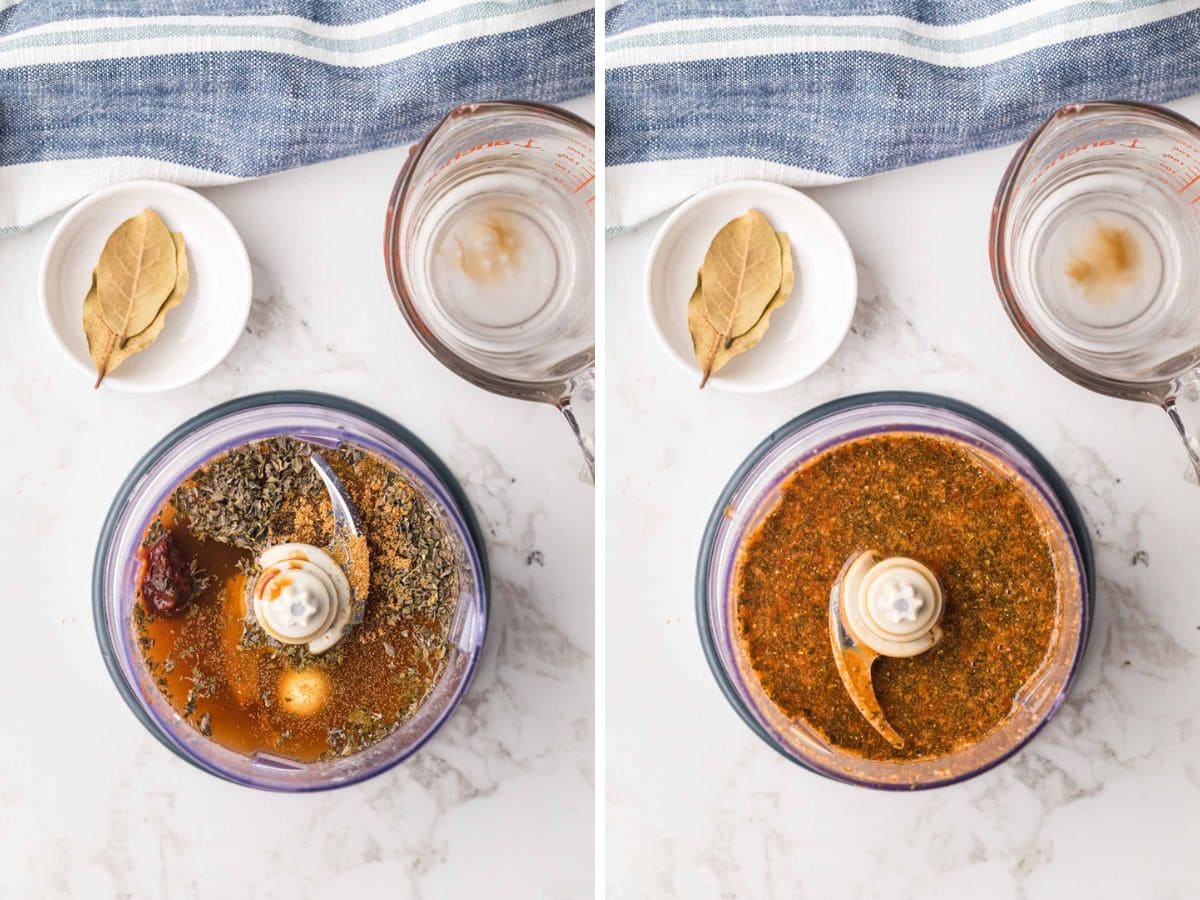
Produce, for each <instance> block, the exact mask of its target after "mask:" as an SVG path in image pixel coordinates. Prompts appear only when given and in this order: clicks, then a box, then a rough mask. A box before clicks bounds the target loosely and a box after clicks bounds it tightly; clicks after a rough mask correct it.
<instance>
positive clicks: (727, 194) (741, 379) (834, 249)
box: [645, 181, 858, 393]
mask: <svg viewBox="0 0 1200 900" xmlns="http://www.w3.org/2000/svg"><path fill="white" fill-rule="evenodd" d="M750 209H757V210H759V211H760V212H761V213H762V214H763V215H765V216H766V217H767V218H768V219H769V220H770V221H771V225H772V226H773V227H774V228H775V230H776V231H785V232H787V234H788V237H789V238H790V239H791V243H792V262H793V266H794V269H795V272H796V286H795V288H794V289H793V291H792V296H791V299H789V300H788V302H787V303H786V304H784V305H783V306H782V307H781V308H780V309H779V310H777V311H776V312H775V313H773V314H772V316H771V327H770V328H769V329H768V330H767V333H766V336H765V337H764V338H763V339H762V341H761V342H760V343H759V345H758V346H757V347H755V348H754V349H753V350H750V351H749V352H747V353H743V354H742V355H740V356H738V357H736V358H735V359H733V360H731V361H730V362H729V363H728V364H726V366H725V367H724V368H723V369H721V371H719V372H718V373H717V374H715V375H713V376H712V377H711V378H710V379H709V380H708V384H709V386H712V387H714V388H718V389H720V390H726V391H734V392H739V393H758V392H763V391H773V390H778V389H779V388H784V387H787V386H788V385H791V384H795V383H796V382H797V381H800V380H801V379H803V378H805V377H807V376H808V375H811V374H812V373H813V372H815V371H816V370H817V369H818V368H820V367H821V366H822V365H823V364H824V363H825V362H826V361H827V360H828V359H829V357H831V356H833V354H834V351H835V350H837V348H838V346H839V345H840V344H841V343H842V340H843V338H845V336H846V332H847V331H849V330H850V323H851V321H852V320H853V318H854V307H855V305H856V304H857V302H858V277H857V273H856V272H855V268H854V255H853V254H852V253H851V252H850V245H849V244H847V243H846V238H845V236H844V235H843V234H842V230H841V229H840V228H838V225H837V223H836V222H835V221H834V220H833V218H832V217H831V216H830V215H829V213H827V212H825V210H824V209H822V208H821V207H820V206H819V205H818V204H817V203H816V202H815V201H814V200H812V199H811V198H810V197H808V196H807V195H805V194H802V193H801V192H800V191H797V190H795V189H794V188H790V187H786V186H784V185H781V184H773V183H771V182H767V181H732V182H729V183H728V184H722V185H718V186H716V187H713V188H709V189H708V190H706V191H701V192H700V193H699V194H697V195H696V196H694V197H692V198H691V199H690V200H688V201H686V202H685V203H683V204H682V205H680V206H679V208H678V209H676V210H675V212H673V213H671V215H670V216H669V217H668V218H667V221H666V222H664V223H663V226H662V228H661V229H660V230H659V232H658V235H657V236H656V237H655V239H654V243H653V244H652V245H651V247H650V258H649V261H648V262H647V264H646V285H645V293H646V309H647V312H648V313H649V316H650V323H651V326H652V327H653V329H654V332H655V334H656V335H657V337H658V341H659V343H660V344H661V345H662V346H663V348H664V349H665V350H666V351H667V354H668V355H669V356H670V357H671V358H672V359H674V360H675V362H676V363H678V364H679V366H680V367H681V368H682V369H683V370H684V371H685V372H686V373H687V374H688V376H689V377H691V378H694V379H695V381H696V383H697V384H699V383H700V366H699V365H698V364H697V363H696V358H695V356H694V355H693V353H692V339H691V336H690V335H689V334H688V327H687V302H688V299H689V298H690V297H691V295H692V291H694V290H695V288H696V272H697V271H699V269H700V264H701V263H702V262H703V261H704V254H705V253H706V252H707V251H708V247H709V244H711V243H712V239H713V237H714V236H715V235H716V233H717V232H718V231H720V230H721V228H722V227H723V226H724V225H725V224H726V223H727V222H728V221H729V220H730V219H733V218H736V217H737V216H740V215H742V214H743V213H745V212H746V211H747V210H750Z"/></svg>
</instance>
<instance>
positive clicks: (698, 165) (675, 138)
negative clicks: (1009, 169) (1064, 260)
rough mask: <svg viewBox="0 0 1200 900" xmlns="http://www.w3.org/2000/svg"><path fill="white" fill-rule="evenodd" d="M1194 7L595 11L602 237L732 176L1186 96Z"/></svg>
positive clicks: (917, 149)
mask: <svg viewBox="0 0 1200 900" xmlns="http://www.w3.org/2000/svg"><path fill="white" fill-rule="evenodd" d="M1198 9H1200V3H1184V2H1161V0H1122V2H1096V0H1039V2H1014V0H966V2H943V0H862V2H855V0H743V2H739V3H729V2H719V0H625V2H615V3H613V2H611V0H610V5H609V7H608V9H607V10H606V14H605V19H606V21H605V67H606V75H605V84H606V101H605V106H606V109H605V120H606V136H607V163H608V168H607V176H608V189H607V194H606V196H607V208H608V216H607V225H608V226H609V227H610V228H626V227H630V226H633V225H636V224H637V223H638V222H641V221H643V220H645V219H647V218H649V217H651V216H653V215H656V214H658V213H660V212H662V211H664V210H666V209H668V208H670V207H671V206H673V205H675V204H676V203H678V202H679V201H681V200H683V199H684V198H686V197H687V196H689V195H690V194H692V193H695V192H696V191H697V190H699V189H701V188H703V187H707V186H708V185H711V184H717V183H720V182H722V181H729V180H731V179H735V178H763V179H768V180H772V181H780V182H784V183H787V184H791V185H795V186H798V187H804V186H813V185H820V184H830V183H835V182H838V181H841V180H844V179H850V178H859V177H862V176H867V175H873V174H876V173H879V172H883V171H887V170H890V169H896V168H900V167H902V166H907V165H912V164H914V163H920V162H925V161H928V160H932V159H938V158H940V157H944V156H950V155H954V154H958V153H964V152H967V151H970V150H977V149H981V148H984V147H991V146H996V145H999V144H1005V143H1010V142H1013V141H1017V140H1019V139H1021V138H1024V137H1025V136H1026V135H1027V134H1028V133H1029V132H1030V131H1032V130H1033V128H1034V127H1035V126H1036V125H1037V123H1038V122H1040V121H1041V120H1042V119H1043V118H1045V117H1046V116H1047V115H1049V114H1050V113H1051V112H1052V111H1053V110H1055V109H1056V108H1058V107H1059V106H1061V105H1063V104H1065V103H1070V102H1074V101H1082V100H1096V99H1117V98H1121V99H1136V100H1159V101H1161V100H1168V99H1174V98H1177V97H1181V96H1185V95H1187V94H1193V93H1197V92H1200V12H1198Z"/></svg>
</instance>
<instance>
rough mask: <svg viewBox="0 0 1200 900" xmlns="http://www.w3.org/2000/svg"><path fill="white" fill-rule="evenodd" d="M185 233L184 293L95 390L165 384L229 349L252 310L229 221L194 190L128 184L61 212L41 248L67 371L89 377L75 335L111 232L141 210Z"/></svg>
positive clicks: (45, 302)
mask: <svg viewBox="0 0 1200 900" xmlns="http://www.w3.org/2000/svg"><path fill="white" fill-rule="evenodd" d="M146 208H149V209H153V210H154V211H155V212H156V213H158V214H159V215H160V216H162V218H163V221H164V222H166V223H167V227H168V228H170V229H171V231H181V232H183V236H184V239H185V240H186V241H187V253H188V274H189V279H190V281H189V284H188V292H187V295H186V296H185V297H184V299H183V302H182V303H180V304H179V306H178V307H176V308H175V309H174V310H172V311H171V312H170V313H169V314H168V315H167V322H166V325H165V326H164V328H163V330H162V334H160V335H159V337H158V340H156V341H155V342H154V343H153V344H152V345H151V346H150V347H148V348H147V349H146V350H143V351H142V352H141V353H137V354H135V355H134V356H132V357H130V358H129V359H128V360H126V361H125V362H124V363H123V364H122V365H121V367H120V368H118V369H117V370H116V371H115V372H113V373H111V374H110V375H107V376H105V378H104V382H103V384H102V387H111V388H114V389H116V390H122V391H131V392H134V393H149V392H152V391H168V390H172V389H174V388H178V387H182V386H183V385H185V384H189V383H190V382H193V381H195V380H196V379H197V378H200V377H201V376H203V375H205V374H207V373H208V372H209V371H210V370H212V369H213V368H214V367H215V366H216V365H217V364H218V363H219V362H220V361H221V360H222V359H224V358H225V357H226V355H228V353H229V351H230V350H232V349H233V345H234V344H236V343H237V340H238V338H239V337H240V336H241V334H242V330H243V329H244V328H245V327H246V319H247V317H248V316H249V315H250V302H251V278H250V258H249V257H248V256H247V255H246V248H245V246H244V245H243V244H242V239H241V238H240V237H239V236H238V233H237V230H236V229H235V228H234V227H233V223H231V222H230V221H229V219H227V218H226V217H225V214H224V213H222V212H221V211H220V210H219V209H217V207H216V206H214V205H213V204H212V202H210V201H209V200H207V199H205V198H204V197H202V196H200V195H199V194H197V193H196V192H195V191H192V190H189V189H188V188H185V187H181V186H179V185H177V184H168V183H166V182H162V181H129V182H126V183H124V184H117V185H113V186H112V187H109V188H104V189H103V190H100V191H97V192H96V193H94V194H92V195H91V196H89V197H85V198H84V199H83V200H80V201H79V202H78V203H77V204H75V206H74V207H72V209H71V210H70V212H68V213H67V214H66V215H65V216H63V218H62V221H60V222H59V223H58V226H57V227H56V228H55V229H54V232H53V233H52V234H51V235H50V241H49V243H47V244H46V250H45V252H44V253H43V255H42V268H41V273H40V276H39V280H38V291H39V294H40V296H41V304H42V316H43V318H44V320H45V322H46V327H47V328H48V329H49V331H50V336H51V338H52V339H53V340H54V343H55V344H57V345H58V347H59V349H61V350H62V351H63V353H65V354H66V356H67V358H68V359H70V360H71V362H72V363H73V364H74V366H75V368H77V369H79V371H80V372H81V373H82V374H83V375H84V376H85V377H86V378H87V379H88V383H90V382H92V381H95V378H96V369H95V367H94V366H93V365H92V361H91V358H90V357H89V356H88V349H87V339H86V338H85V337H84V334H83V298H84V297H85V296H87V292H88V288H89V286H90V285H91V283H92V269H93V268H95V266H96V262H97V260H99V259H100V251H101V250H102V249H103V248H104V242H105V241H106V240H108V236H109V235H110V234H112V232H113V230H114V229H115V228H116V227H117V226H118V225H120V224H121V223H122V222H123V221H125V220H126V219H128V218H129V217H130V216H136V215H137V214H138V213H140V212H141V211H142V210H143V209H146Z"/></svg>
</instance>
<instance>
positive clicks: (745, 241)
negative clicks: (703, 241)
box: [700, 209, 782, 345]
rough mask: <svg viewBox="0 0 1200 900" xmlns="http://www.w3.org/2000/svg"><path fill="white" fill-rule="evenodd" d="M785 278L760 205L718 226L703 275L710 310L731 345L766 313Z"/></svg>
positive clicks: (709, 316) (707, 312) (711, 319)
mask: <svg viewBox="0 0 1200 900" xmlns="http://www.w3.org/2000/svg"><path fill="white" fill-rule="evenodd" d="M781 278H782V262H781V260H780V256H779V242H778V241H777V240H776V238H775V231H774V229H772V228H771V223H770V222H768V221H767V217H766V216H764V215H763V214H762V213H760V212H759V211H758V210H756V209H752V210H750V211H749V212H747V213H746V214H745V215H742V216H738V217H737V218H736V219H734V220H733V221H732V222H729V223H727V224H726V225H725V226H724V227H723V228H722V229H721V230H720V231H718V232H717V235H716V237H714V238H713V241H712V244H711V245H709V248H708V252H707V253H706V254H705V255H704V263H703V265H701V267H700V280H701V282H702V283H703V286H704V287H703V293H702V296H703V299H704V312H705V316H706V318H707V319H708V321H709V323H710V324H711V325H712V326H713V328H715V329H716V330H717V331H718V332H719V333H720V334H722V335H724V337H725V344H726V345H728V344H729V342H730V341H731V340H732V339H733V338H735V337H737V336H738V335H739V334H745V333H746V332H747V331H749V330H750V329H751V328H752V327H753V326H754V323H755V322H757V321H758V320H759V319H761V318H762V314H763V310H764V309H765V308H766V306H767V304H768V303H770V302H771V298H772V297H774V296H775V292H776V291H778V290H779V282H780V279H781Z"/></svg>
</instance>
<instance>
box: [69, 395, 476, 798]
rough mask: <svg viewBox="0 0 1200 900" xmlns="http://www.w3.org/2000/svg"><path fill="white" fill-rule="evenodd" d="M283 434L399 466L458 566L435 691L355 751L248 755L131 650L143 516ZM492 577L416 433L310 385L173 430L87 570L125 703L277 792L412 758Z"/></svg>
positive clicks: (215, 762) (459, 683) (464, 509)
mask: <svg viewBox="0 0 1200 900" xmlns="http://www.w3.org/2000/svg"><path fill="white" fill-rule="evenodd" d="M278 436H288V437H293V438H297V439H300V440H305V441H309V442H311V443H313V444H316V445H318V446H323V447H328V448H334V447H336V446H338V445H339V444H341V443H343V442H349V443H353V444H356V445H358V446H360V447H362V448H364V449H366V450H369V451H371V452H373V453H375V454H377V455H378V456H379V457H381V458H382V459H384V460H386V461H387V462H389V463H390V464H392V465H393V466H395V467H396V468H397V469H399V470H400V471H402V472H403V473H405V475H407V476H408V477H409V479H410V480H411V481H412V483H413V484H414V485H416V486H417V488H418V489H419V490H420V492H421V493H422V494H423V495H424V497H425V499H426V501H427V502H428V503H429V505H430V508H431V509H433V510H435V511H436V512H437V513H438V514H439V516H440V518H441V520H442V524H443V525H444V527H445V529H446V533H447V534H448V535H449V538H450V544H451V546H452V547H453V550H454V555H455V559H456V563H457V570H458V583H459V596H458V606H457V609H456V612H455V615H454V619H453V622H452V624H451V629H450V634H449V641H450V644H451V650H450V653H449V656H448V661H447V664H446V668H445V670H444V671H443V672H442V675H441V677H440V678H439V679H438V681H437V684H436V685H435V686H434V688H433V690H432V692H431V693H430V695H429V696H428V697H427V698H426V699H425V702H424V703H423V704H422V705H421V707H420V708H419V709H418V710H417V712H416V713H415V714H414V715H413V716H412V717H411V718H410V719H408V721H406V722H404V723H403V724H402V725H401V726H400V727H399V728H398V729H396V731H394V732H392V734H390V735H388V736H387V737H386V738H384V739H383V740H382V741H380V742H379V743H377V744H374V745H372V746H370V747H368V748H366V749H364V750H362V751H359V752H358V753H354V754H352V755H350V756H346V757H341V758H337V759H330V760H322V761H319V762H315V763H300V762H296V761H295V760H291V759H288V758H286V757H283V756H276V755H273V754H270V753H265V752H259V753H256V754H255V755H253V756H245V755H242V754H240V753H236V752H234V751H233V750H229V749H227V748H225V747H223V746H221V745H220V744H218V743H216V742H215V741H212V740H210V739H209V738H206V737H204V736H203V735H201V734H200V732H199V731H197V730H196V729H195V728H194V727H193V726H192V725H190V724H188V723H187V722H185V721H184V720H183V719H182V718H181V717H180V716H179V715H178V714H177V713H176V712H175V710H174V709H172V707H171V705H170V703H168V702H167V700H166V699H165V698H164V697H163V696H162V695H161V694H160V693H159V692H158V691H157V690H156V689H155V688H154V686H153V684H152V682H151V680H150V676H149V673H148V672H147V671H146V668H145V666H144V664H143V662H142V659H141V657H140V655H139V654H138V653H137V650H136V647H135V646H134V635H133V629H132V626H131V622H130V616H131V611H132V607H133V604H134V603H136V602H138V601H137V596H136V595H137V588H136V584H137V577H138V571H139V565H140V564H139V562H138V559H137V557H136V553H137V550H138V547H139V545H140V543H141V540H142V535H143V533H144V532H145V530H146V527H147V526H148V525H149V523H150V520H151V519H152V517H153V516H154V514H155V513H156V511H157V510H158V509H159V507H160V506H161V505H162V503H163V502H164V501H165V500H166V499H167V498H168V497H169V496H170V495H171V493H172V492H173V491H174V490H175V488H176V487H177V486H178V485H179V483H180V482H181V481H183V480H184V479H185V478H186V477H187V476H188V475H189V474H190V473H192V472H193V471H195V470H196V469H197V468H199V467H200V466H202V465H204V464H205V463H207V462H208V461H209V460H211V459H213V457H215V456H217V455H218V454H220V453H223V452H225V451H226V450H229V449H232V448H234V447H237V446H240V445H242V444H246V443H248V442H251V441H258V440H262V439H265V438H270V437H278ZM488 596H489V594H488V573H487V560H486V556H485V552H484V543H483V540H482V537H481V534H480V531H479V527H478V524H477V523H476V521H475V516H474V514H473V513H472V511H471V508H470V506H469V505H468V503H467V500H466V497H465V496H464V495H463V493H462V490H461V488H460V487H459V486H458V484H457V482H456V481H455V480H454V477H453V476H452V475H451V474H450V472H449V471H448V470H447V469H446V467H445V465H444V464H443V463H442V462H441V460H439V459H438V458H437V456H435V455H434V454H433V452H432V451H430V450H429V448H428V447H426V446H425V445H424V444H423V443H422V442H421V441H420V440H419V439H417V438H416V437H415V436H414V435H413V434H412V433H411V432H409V431H408V430H407V429H405V428H403V427H402V426H401V425H399V424H397V423H396V422H394V421H392V420H391V419H388V418H386V417H385V416H382V415H380V414H379V413H377V412H375V411H374V410H372V409H370V408H368V407H365V406H362V405H360V404H357V403H353V402H351V401H348V400H343V399H341V398H338V397H333V396H329V395H326V394H318V393H310V392H305V391H293V392H275V393H265V394H256V395H253V396H249V397H244V398H242V399H239V400H233V401H231V402H229V403H224V404H221V405H220V406H217V407H214V408H213V409H210V410H208V411H207V412H205V413H201V414H200V415H198V416H196V417H195V418H193V419H191V420H189V421H187V422H185V423H184V424H183V425H181V426H179V427H178V428H176V429H175V430H174V431H172V432H171V433H170V434H168V435H167V436H166V437H165V438H163V439H162V440H161V441H159V443H158V444H157V445H155V446H154V447H153V448H152V449H151V450H150V452H149V453H147V454H146V455H145V456H144V457H143V458H142V460H141V461H140V462H139V463H138V464H137V465H136V466H135V467H134V469H133V472H132V473H131V474H130V475H129V477H128V478H127V479H126V480H125V483H124V484H123V485H121V488H120V490H119V491H118V492H117V496H116V498H115V499H114V500H113V503H112V507H111V508H110V510H109V513H108V517H107V519H106V520H105V523H104V528H103V530H102V532H101V535H100V541H99V544H98V545H97V548H96V560H95V566H94V569H93V572H92V603H93V613H94V616H95V622H96V635H97V638H98V639H99V642H100V652H101V653H102V654H103V656H104V662H105V664H106V665H107V667H108V671H109V674H111V675H112V678H113V682H114V683H115V684H116V686H117V690H118V691H120V693H121V696H122V697H123V698H124V700H125V702H126V704H127V705H128V706H129V708H130V709H131V710H132V711H133V714H134V715H135V716H136V717H137V719H138V721H140V722H141V723H142V724H143V725H144V726H145V727H146V728H147V730H149V731H150V733H151V734H153V735H154V736H155V737H156V738H157V739H158V740H159V741H160V742H161V743H162V744H164V745H165V746H166V747H168V748H169V749H170V750H171V751H172V752H173V753H175V754H176V755H177V756H179V757H180V758H182V759H184V760H187V761H188V762H190V763H192V764H193V765H195V766H197V767H198V768H201V769H203V770H204V771H206V772H209V773H211V774H213V775H216V776H218V777H220V778H224V779H226V780H228V781H232V782H235V783H237V784H243V785H247V786H249V787H255V788H260V789H263V790H273V791H289V792H294V791H319V790H327V789H330V788H336V787H344V786H346V785H350V784H355V783H356V782H359V781H363V780H365V779H367V778H370V777H372V776H374V775H378V774H379V773H380V772H383V771H386V770H387V769H390V768H391V767H392V766H394V765H396V764H397V763H400V762H402V761H403V760H405V759H407V758H408V757H409V756H411V755H412V754H413V753H415V752H416V751H417V750H418V749H419V748H420V747H421V746H422V745H423V744H424V743H425V742H426V741H427V740H429V738H430V737H431V736H432V735H433V733H434V732H435V731H437V730H438V728H440V727H441V726H442V725H443V724H444V723H445V722H446V720H447V719H448V718H449V717H450V715H451V713H453V712H454V709H455V707H456V706H457V705H458V703H459V701H460V700H461V699H462V697H463V695H464V694H465V693H466V690H467V687H468V685H469V684H470V682H471V678H472V676H473V674H474V672H475V667H476V665H477V663H478V661H479V655H480V652H481V650H482V648H483V640H484V635H485V633H486V630H487V621H488V603H489V600H488Z"/></svg>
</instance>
